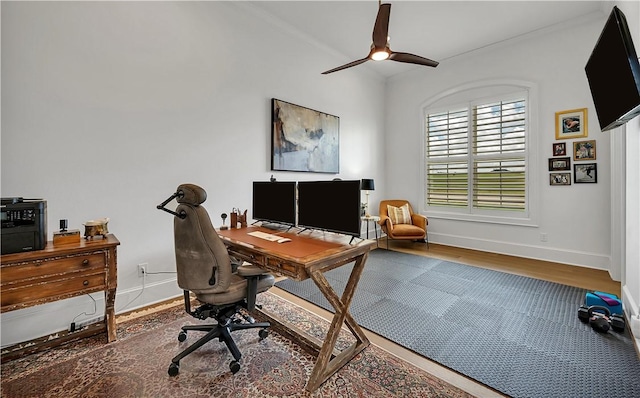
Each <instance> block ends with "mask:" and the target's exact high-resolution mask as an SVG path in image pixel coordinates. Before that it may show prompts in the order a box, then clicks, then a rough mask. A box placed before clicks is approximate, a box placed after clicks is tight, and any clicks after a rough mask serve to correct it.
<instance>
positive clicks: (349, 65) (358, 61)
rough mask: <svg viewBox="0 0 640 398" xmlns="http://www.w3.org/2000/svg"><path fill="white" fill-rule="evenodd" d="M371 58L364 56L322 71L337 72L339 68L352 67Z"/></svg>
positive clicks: (326, 72)
mask: <svg viewBox="0 0 640 398" xmlns="http://www.w3.org/2000/svg"><path fill="white" fill-rule="evenodd" d="M368 60H369V58H368V57H367V58H362V59H359V60H357V61H353V62H349V63H348V64H345V65H342V66H338V67H337V68H333V69H330V70H328V71H325V72H322V74H323V75H328V74H329V73H333V72H337V71H339V70H343V69H347V68H351V67H352V66H356V65H360V64H361V63H364V62H367V61H368Z"/></svg>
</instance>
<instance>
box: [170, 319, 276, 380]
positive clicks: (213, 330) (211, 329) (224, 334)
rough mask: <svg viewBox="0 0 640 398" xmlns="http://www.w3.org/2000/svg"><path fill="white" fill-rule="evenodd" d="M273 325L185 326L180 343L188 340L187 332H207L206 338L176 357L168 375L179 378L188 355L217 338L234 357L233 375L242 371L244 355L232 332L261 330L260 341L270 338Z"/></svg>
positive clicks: (179, 338) (179, 339)
mask: <svg viewBox="0 0 640 398" xmlns="http://www.w3.org/2000/svg"><path fill="white" fill-rule="evenodd" d="M270 326H271V324H270V323H269V322H258V323H235V322H230V323H228V324H226V325H220V324H209V325H187V326H183V327H182V330H180V333H179V334H178V341H180V342H183V341H185V340H186V339H187V331H189V330H191V331H200V332H207V334H205V335H204V336H202V337H201V338H200V339H198V341H196V342H195V343H193V344H192V345H190V346H189V347H187V349H186V350H184V351H182V352H181V353H180V354H178V355H176V356H175V357H174V358H173V359H172V360H171V364H170V365H169V369H168V371H167V372H168V373H169V376H177V375H178V373H179V372H180V360H181V359H182V358H184V357H186V356H187V355H189V354H191V353H192V352H193V351H195V350H197V349H198V348H200V347H202V346H203V345H204V344H206V343H207V342H209V341H211V340H213V339H215V338H217V339H218V340H219V341H223V342H224V343H225V344H226V346H227V348H228V349H229V352H231V355H233V359H234V360H233V361H231V363H229V370H231V373H234V374H235V373H237V372H238V371H239V370H240V362H239V361H240V358H242V354H241V353H240V350H239V349H238V346H237V345H236V343H235V341H234V340H233V337H231V332H233V331H234V330H244V329H255V328H259V329H260V330H259V331H258V336H259V337H260V340H264V339H265V338H267V336H269V330H268V329H267V328H269V327H270Z"/></svg>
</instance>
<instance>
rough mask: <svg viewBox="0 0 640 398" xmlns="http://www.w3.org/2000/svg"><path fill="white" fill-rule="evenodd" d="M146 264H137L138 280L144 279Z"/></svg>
mask: <svg viewBox="0 0 640 398" xmlns="http://www.w3.org/2000/svg"><path fill="white" fill-rule="evenodd" d="M148 266H149V264H148V263H142V264H138V278H142V277H144V274H146V273H147V267H148Z"/></svg>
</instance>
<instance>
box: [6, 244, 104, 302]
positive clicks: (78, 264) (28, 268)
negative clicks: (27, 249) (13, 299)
mask: <svg viewBox="0 0 640 398" xmlns="http://www.w3.org/2000/svg"><path fill="white" fill-rule="evenodd" d="M106 267H107V253H106V251H105V252H95V253H91V254H88V253H83V254H79V255H70V256H66V257H52V258H46V259H43V260H35V261H30V262H26V263H15V264H3V265H2V268H1V274H0V280H1V281H2V285H3V286H6V285H11V284H13V283H15V282H21V283H22V282H24V281H29V280H31V279H40V278H49V277H55V276H56V275H62V274H66V273H76V272H84V271H87V270H91V271H96V270H98V269H102V268H106ZM2 294H4V288H3V292H2Z"/></svg>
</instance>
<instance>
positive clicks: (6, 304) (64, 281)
mask: <svg viewBox="0 0 640 398" xmlns="http://www.w3.org/2000/svg"><path fill="white" fill-rule="evenodd" d="M105 287H106V272H101V273H94V274H88V273H83V274H78V276H74V277H70V276H69V275H67V276H66V277H64V278H61V279H57V280H50V279H49V280H47V281H46V282H42V281H39V280H38V279H34V280H33V284H30V285H25V284H20V285H19V286H14V287H12V286H3V288H2V296H0V300H1V301H2V309H3V310H5V311H6V310H9V308H10V309H17V308H20V307H28V306H31V305H34V304H37V303H38V302H45V301H50V300H51V299H56V300H60V299H63V298H68V297H73V296H80V295H83V294H86V293H92V292H97V291H102V290H104V289H105Z"/></svg>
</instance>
